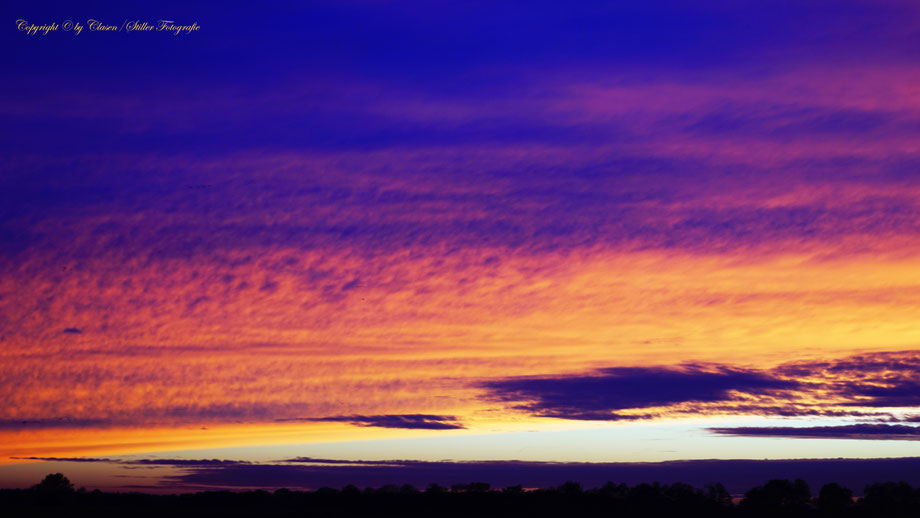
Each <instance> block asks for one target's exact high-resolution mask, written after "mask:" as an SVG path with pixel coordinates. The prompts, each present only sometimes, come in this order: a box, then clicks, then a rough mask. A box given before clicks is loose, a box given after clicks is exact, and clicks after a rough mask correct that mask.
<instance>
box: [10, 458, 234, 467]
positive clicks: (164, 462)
mask: <svg viewBox="0 0 920 518" xmlns="http://www.w3.org/2000/svg"><path fill="white" fill-rule="evenodd" d="M10 458H11V459H15V460H41V461H45V462H101V463H107V464H127V465H138V466H186V467H188V466H234V465H240V464H250V462H249V461H244V460H226V459H108V458H93V457H10Z"/></svg>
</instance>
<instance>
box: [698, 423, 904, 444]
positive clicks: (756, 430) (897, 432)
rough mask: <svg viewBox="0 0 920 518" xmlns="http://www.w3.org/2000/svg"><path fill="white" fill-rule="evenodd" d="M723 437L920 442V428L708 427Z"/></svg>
mask: <svg viewBox="0 0 920 518" xmlns="http://www.w3.org/2000/svg"><path fill="white" fill-rule="evenodd" d="M708 430H709V431H710V432H713V433H717V434H721V435H736V436H741V437H798V438H814V439H868V440H872V439H876V440H892V439H895V440H897V439H900V440H911V441H915V440H920V426H905V425H890V424H851V425H840V426H805V427H794V426H763V427H758V426H745V427H733V428H708Z"/></svg>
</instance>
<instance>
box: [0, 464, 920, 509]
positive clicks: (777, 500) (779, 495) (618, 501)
mask: <svg viewBox="0 0 920 518" xmlns="http://www.w3.org/2000/svg"><path fill="white" fill-rule="evenodd" d="M736 501H737V502H736ZM0 515H2V516H97V517H98V516H102V517H105V516H123V517H128V518H134V517H152V516H157V517H161V516H162V517H167V516H168V517H173V516H194V517H233V516H303V517H326V516H328V517H345V516H370V517H373V516H426V517H427V516H438V517H440V516H457V517H460V516H463V517H465V518H469V517H482V516H502V517H509V516H512V517H514V516H522V517H523V516H528V517H533V516H554V517H570V516H571V517H588V516H592V517H593V516H604V517H633V516H635V517H658V516H662V517H664V516H667V517H701V518H702V517H707V518H709V517H713V518H719V517H738V518H745V517H752V518H760V517H763V518H766V517H771V518H772V517H791V518H796V517H803V518H804V517H814V518H823V517H847V518H850V517H852V518H860V517H867V518H899V517H917V516H920V489H914V488H912V487H911V486H910V485H909V484H906V483H904V482H885V483H878V484H871V485H869V486H867V487H866V488H865V491H864V496H863V497H862V498H854V497H853V492H852V491H851V490H850V489H848V488H845V487H842V486H840V485H838V484H827V485H825V486H824V487H822V488H821V489H820V491H818V493H817V494H813V493H812V491H811V489H810V488H809V487H808V484H806V483H805V482H804V481H802V480H795V481H789V480H771V481H769V482H767V483H766V484H764V485H763V486H758V487H755V488H752V489H750V490H749V491H747V492H746V493H745V494H744V496H743V498H740V500H739V499H733V498H732V497H731V495H729V494H728V492H727V491H726V490H725V488H724V487H723V486H722V485H721V484H715V485H707V486H705V487H704V488H703V489H699V488H694V487H692V486H690V485H687V484H681V483H676V484H659V483H657V482H656V483H653V484H639V485H635V486H631V487H630V486H627V485H625V484H615V483H612V482H608V483H607V484H605V485H604V486H602V487H599V488H593V489H583V488H582V487H581V485H579V484H578V483H576V482H566V483H565V484H563V485H561V486H559V487H555V488H551V489H536V490H525V489H523V488H521V487H520V486H517V487H506V488H502V489H492V488H491V487H490V486H489V484H486V483H483V482H473V483H470V484H461V485H455V486H452V487H449V488H448V487H442V486H439V485H437V484H432V485H431V486H429V487H428V488H426V489H424V490H419V489H416V488H414V487H412V486H408V485H404V486H395V485H393V486H383V487H379V488H367V489H359V488H357V487H355V486H346V487H344V488H342V489H341V490H338V489H332V488H321V489H318V490H316V491H292V490H288V489H279V490H277V491H274V492H268V491H263V490H258V491H244V492H232V491H207V492H199V493H187V494H179V495H153V494H144V493H104V492H101V491H98V490H96V491H85V490H82V489H81V490H75V489H74V488H73V486H72V484H70V482H69V481H68V480H67V478H66V477H64V476H63V475H61V474H60V473H56V474H53V475H48V476H47V477H46V478H45V479H44V480H43V481H42V482H41V483H40V484H38V485H36V486H33V487H32V488H29V489H6V490H0Z"/></svg>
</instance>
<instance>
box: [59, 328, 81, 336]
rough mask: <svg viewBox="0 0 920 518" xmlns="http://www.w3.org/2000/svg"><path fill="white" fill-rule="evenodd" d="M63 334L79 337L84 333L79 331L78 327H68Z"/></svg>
mask: <svg viewBox="0 0 920 518" xmlns="http://www.w3.org/2000/svg"><path fill="white" fill-rule="evenodd" d="M61 332H62V333H65V334H71V335H79V334H81V333H83V331H82V330H80V329H77V328H76V327H68V328H67V329H64V330H63V331H61Z"/></svg>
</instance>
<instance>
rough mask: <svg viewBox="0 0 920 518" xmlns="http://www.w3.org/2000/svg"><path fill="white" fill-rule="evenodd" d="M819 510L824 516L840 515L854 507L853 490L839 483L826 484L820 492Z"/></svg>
mask: <svg viewBox="0 0 920 518" xmlns="http://www.w3.org/2000/svg"><path fill="white" fill-rule="evenodd" d="M817 504H818V512H820V513H821V514H822V515H824V516H840V515H841V514H842V513H844V512H845V511H846V510H847V509H849V508H851V507H853V491H850V490H849V489H847V488H845V487H843V486H841V485H840V484H837V483H836V482H833V483H830V484H825V485H824V487H822V488H821V491H820V492H819V493H818V500H817Z"/></svg>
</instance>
